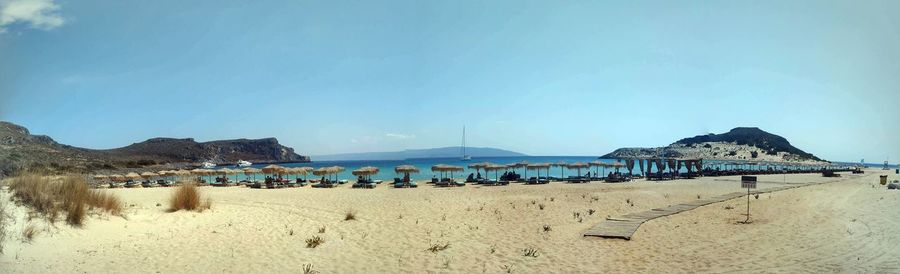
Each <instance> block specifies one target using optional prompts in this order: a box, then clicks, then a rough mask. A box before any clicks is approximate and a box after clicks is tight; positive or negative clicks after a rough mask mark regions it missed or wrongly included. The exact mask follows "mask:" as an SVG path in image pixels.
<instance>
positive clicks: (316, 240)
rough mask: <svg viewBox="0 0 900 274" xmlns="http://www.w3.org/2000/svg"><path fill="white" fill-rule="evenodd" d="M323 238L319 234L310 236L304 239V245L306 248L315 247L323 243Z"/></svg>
mask: <svg viewBox="0 0 900 274" xmlns="http://www.w3.org/2000/svg"><path fill="white" fill-rule="evenodd" d="M324 243H325V239H324V238H322V237H319V236H313V237H312V238H309V239H306V247H307V248H316V247H317V246H319V245H321V244H324Z"/></svg>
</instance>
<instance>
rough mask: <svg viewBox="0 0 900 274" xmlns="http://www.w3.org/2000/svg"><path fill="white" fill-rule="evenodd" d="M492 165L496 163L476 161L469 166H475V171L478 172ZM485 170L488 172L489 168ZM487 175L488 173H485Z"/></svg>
mask: <svg viewBox="0 0 900 274" xmlns="http://www.w3.org/2000/svg"><path fill="white" fill-rule="evenodd" d="M491 165H494V163H491V162H481V163H474V164H471V165H469V168H474V169H475V172H478V171H479V170H481V169H484V168H485V167H487V166H491ZM484 172H485V173H487V170H485V171H484ZM485 175H487V174H485Z"/></svg>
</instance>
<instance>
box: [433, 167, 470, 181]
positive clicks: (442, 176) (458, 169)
mask: <svg viewBox="0 0 900 274" xmlns="http://www.w3.org/2000/svg"><path fill="white" fill-rule="evenodd" d="M463 170H464V169H463V167H461V166H451V165H445V164H437V165H433V166H431V171H438V172H440V173H441V178H442V179H443V178H444V172H450V178H453V172H454V171H463Z"/></svg>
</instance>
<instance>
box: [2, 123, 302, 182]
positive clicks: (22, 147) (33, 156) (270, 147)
mask: <svg viewBox="0 0 900 274" xmlns="http://www.w3.org/2000/svg"><path fill="white" fill-rule="evenodd" d="M238 160H246V161H250V162H253V163H282V162H309V156H302V155H299V154H297V153H295V152H294V149H293V148H290V147H286V146H283V145H281V144H279V143H278V140H277V139H275V138H264V139H256V140H249V139H236V140H221V141H210V142H197V141H194V139H191V138H185V139H174V138H153V139H149V140H147V141H144V142H140V143H134V144H131V145H129V146H126V147H121V148H115V149H105V150H99V149H87V148H80V147H74V146H69V145H64V144H60V143H57V142H56V141H54V140H53V138H50V137H49V136H45V135H32V134H31V133H30V132H29V131H28V129H27V128H25V127H23V126H20V125H16V124H13V123H10V122H3V121H0V177H3V176H8V175H11V174H12V173H14V172H18V171H34V172H45V171H49V172H92V171H96V170H114V169H129V168H144V167H160V168H164V167H169V168H175V167H186V166H192V165H198V164H200V163H202V162H207V161H208V162H211V163H214V164H229V163H235V162H237V161H238Z"/></svg>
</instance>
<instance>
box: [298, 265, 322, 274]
mask: <svg viewBox="0 0 900 274" xmlns="http://www.w3.org/2000/svg"><path fill="white" fill-rule="evenodd" d="M301 270H303V274H315V273H319V271H316V270H315V269H313V265H312V264H303V267H302V268H301Z"/></svg>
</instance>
